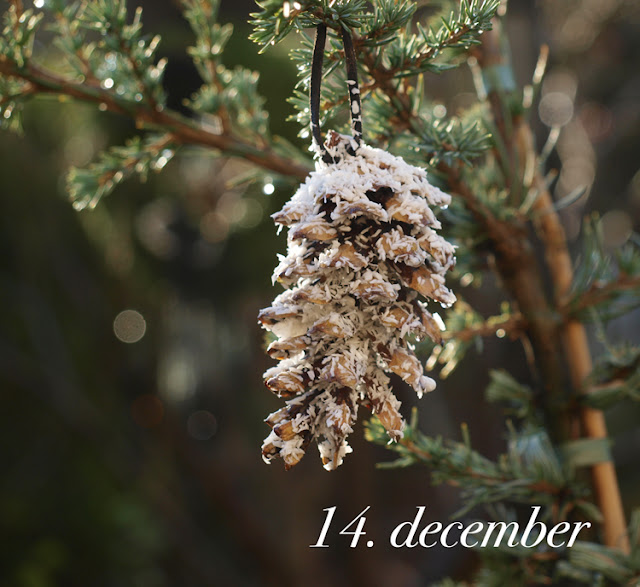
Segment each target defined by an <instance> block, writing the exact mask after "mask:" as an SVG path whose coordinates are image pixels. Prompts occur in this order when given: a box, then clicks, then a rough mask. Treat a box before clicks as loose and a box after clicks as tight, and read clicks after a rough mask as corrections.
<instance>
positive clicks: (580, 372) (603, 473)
mask: <svg viewBox="0 0 640 587" xmlns="http://www.w3.org/2000/svg"><path fill="white" fill-rule="evenodd" d="M503 40H504V39H503V37H502V36H501V34H500V23H499V22H496V23H495V26H494V29H493V30H492V31H490V32H489V33H487V34H486V35H485V38H484V40H483V44H482V46H481V47H480V49H479V51H478V53H477V58H478V62H479V64H480V65H481V67H495V66H498V67H505V68H510V60H509V56H508V52H507V51H508V49H507V48H506V47H505V46H504V43H503ZM497 79H500V78H497ZM513 89H514V88H502V87H500V88H490V89H489V90H490V91H489V92H488V94H489V95H488V98H489V103H490V105H491V108H492V111H493V115H494V120H495V121H496V124H497V127H498V132H499V133H500V135H501V139H502V140H503V141H504V143H505V145H506V147H507V153H508V155H509V159H510V161H502V168H503V170H504V171H505V177H507V175H511V174H512V173H513V171H514V168H513V166H516V169H515V174H514V175H515V177H513V176H512V179H514V180H517V181H519V182H522V181H523V176H524V165H523V164H522V162H524V161H527V160H529V159H530V158H531V157H535V156H536V154H535V146H534V140H533V133H532V132H531V128H530V126H529V125H528V123H527V122H526V121H525V120H524V118H522V116H512V119H511V132H510V133H509V132H506V128H505V121H504V114H505V111H506V112H508V110H509V105H508V99H507V98H506V96H509V94H510V96H509V97H511V98H513V95H514V94H513ZM520 185H522V183H520ZM525 187H526V186H525ZM512 188H513V186H512ZM532 188H533V189H537V190H539V195H538V197H537V199H536V201H535V204H534V206H533V213H534V215H535V218H536V221H535V227H536V230H537V231H538V234H539V235H540V238H541V241H542V243H543V246H544V249H545V260H546V266H547V269H548V271H549V275H550V277H551V280H552V282H553V288H554V303H555V310H557V311H559V309H560V308H562V307H563V305H564V301H565V297H566V295H567V294H568V292H569V290H570V288H571V284H572V282H573V265H572V262H571V256H570V255H569V250H568V247H567V239H566V234H565V231H564V228H563V226H562V224H561V222H560V218H559V216H558V214H557V212H556V210H555V209H554V207H553V200H552V198H551V194H550V193H549V191H548V190H547V189H546V187H545V184H544V181H543V179H542V177H541V175H540V173H539V172H537V173H536V174H535V176H534V184H533V186H532ZM561 335H562V345H563V350H564V355H565V358H566V361H567V365H568V368H569V372H570V375H571V382H572V386H573V389H574V391H575V393H579V390H582V389H583V387H584V385H583V384H584V380H585V378H586V377H587V376H588V375H589V373H590V372H591V370H592V361H591V354H590V351H589V343H588V340H587V335H586V331H585V329H584V326H583V325H582V324H581V323H580V322H578V321H576V320H569V321H567V322H565V323H564V324H563V325H562V326H561ZM580 420H581V423H582V436H584V437H587V438H606V437H607V427H606V423H605V419H604V414H603V413H602V412H601V411H599V410H594V409H592V408H588V407H582V408H581V409H580ZM591 477H592V483H593V488H594V492H595V496H596V500H597V503H598V506H599V508H600V511H601V512H602V515H603V518H604V520H603V532H604V542H605V544H606V545H607V546H610V547H613V548H619V549H620V550H622V551H623V552H626V553H628V552H629V538H628V536H627V534H626V522H625V517H624V510H623V507H622V499H621V497H620V490H619V487H618V480H617V477H616V471H615V468H614V465H613V463H612V462H611V461H606V462H601V463H595V464H594V465H592V466H591Z"/></svg>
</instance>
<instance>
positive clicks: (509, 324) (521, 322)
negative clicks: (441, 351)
mask: <svg viewBox="0 0 640 587" xmlns="http://www.w3.org/2000/svg"><path fill="white" fill-rule="evenodd" d="M526 325H527V321H526V320H525V318H524V316H523V315H522V314H520V312H517V313H515V314H512V315H511V316H509V317H508V318H503V319H498V320H491V319H489V320H487V321H486V322H484V323H483V324H479V325H478V326H470V327H469V328H464V329H463V330H457V331H446V332H443V333H442V338H443V339H444V340H457V341H461V342H467V341H469V340H472V339H474V338H476V337H477V336H482V337H487V336H495V335H496V333H497V332H498V331H500V330H503V331H504V333H505V335H508V336H509V337H510V338H517V337H519V336H520V335H521V334H522V333H523V331H524V330H525V328H526Z"/></svg>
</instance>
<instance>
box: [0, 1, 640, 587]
mask: <svg viewBox="0 0 640 587" xmlns="http://www.w3.org/2000/svg"><path fill="white" fill-rule="evenodd" d="M2 4H3V5H4V4H6V3H2ZM27 4H28V3H27ZM135 4H136V3H134V2H132V3H131V6H133V5H135ZM141 4H142V6H144V8H145V12H144V22H145V26H146V29H147V30H148V31H149V32H153V33H160V34H161V35H162V37H163V42H162V45H161V51H160V52H161V54H164V55H165V56H167V57H168V58H169V66H168V69H167V75H166V84H165V85H166V89H167V91H168V94H169V96H170V100H171V105H172V106H173V107H175V108H180V107H181V106H180V104H181V101H182V99H183V98H185V97H187V96H188V95H189V94H190V93H191V92H193V91H194V90H195V89H196V88H197V87H198V85H199V81H198V79H197V76H196V73H195V70H194V68H193V66H192V65H191V63H190V61H189V59H188V57H187V56H186V54H185V51H184V49H185V47H186V46H187V45H188V44H189V43H190V42H191V37H190V34H189V30H188V27H187V25H186V24H185V23H184V21H182V20H181V18H180V15H179V11H178V9H177V7H176V4H177V3H173V2H170V1H169V0H155V1H153V2H152V1H151V0H149V1H147V2H142V3H141ZM253 8H254V7H253V5H252V3H251V2H248V1H239V0H237V1H236V2H227V1H225V0H223V1H222V14H221V17H222V20H228V21H231V22H233V23H234V25H235V30H236V32H235V34H234V36H233V38H232V41H231V43H230V46H229V48H228V50H227V51H226V63H227V64H229V65H233V64H235V63H242V64H245V65H247V66H248V67H252V68H255V69H257V70H259V71H260V72H261V90H262V92H263V94H264V95H265V96H266V98H267V107H268V109H269V111H270V112H271V125H272V131H273V132H274V133H276V134H281V135H283V136H285V137H287V138H288V139H289V140H291V141H294V142H297V144H299V145H300V146H301V148H306V145H304V144H303V143H301V142H299V140H298V139H296V138H295V135H296V133H297V130H298V129H297V127H296V125H295V124H294V123H291V122H286V121H285V119H286V117H287V116H288V115H289V114H290V113H291V112H292V107H291V106H289V105H288V104H287V103H286V101H285V100H286V98H287V97H288V96H289V95H290V92H291V90H292V88H293V85H294V83H295V71H294V68H293V66H292V65H291V64H290V63H289V61H288V59H287V51H288V49H289V48H290V46H289V47H288V46H287V45H283V46H282V47H277V48H275V49H273V50H271V51H269V52H267V53H266V54H264V55H262V56H259V55H258V54H257V48H256V47H255V46H253V45H252V44H251V43H250V42H249V41H247V36H248V34H249V32H250V28H249V25H248V24H247V19H248V13H249V12H250V11H251V10H252V9H253ZM639 24H640V10H639V8H638V3H637V2H635V1H632V0H629V1H625V0H607V1H604V0H572V1H571V2H553V1H552V0H547V1H544V2H535V3H534V2H527V1H525V0H521V1H515V0H512V1H511V2H510V3H509V14H508V17H507V30H508V32H509V36H510V38H511V40H512V44H513V52H514V64H515V68H516V74H517V76H518V79H519V81H520V82H521V83H527V81H528V80H529V79H530V77H531V75H532V72H533V69H534V67H535V62H536V59H537V52H538V47H539V45H540V44H541V43H548V44H549V45H550V49H551V57H550V67H549V73H548V76H547V79H546V81H545V84H544V86H543V92H542V97H541V101H540V109H539V112H540V116H541V119H542V121H544V122H538V123H536V124H537V127H536V130H537V133H538V142H539V144H543V143H544V141H545V140H546V136H547V134H548V132H549V128H548V125H549V124H560V123H562V124H563V125H564V126H563V131H562V134H561V137H560V141H559V144H558V149H557V151H556V153H555V154H554V155H553V157H552V159H551V164H552V165H553V166H555V167H557V168H558V169H559V170H560V176H559V180H558V182H557V184H556V187H555V195H556V196H557V197H558V198H560V197H562V196H563V195H566V194H568V193H570V192H571V191H572V190H574V189H575V188H576V187H578V186H579V185H586V186H588V190H587V195H586V196H585V197H584V198H582V199H581V200H580V201H579V202H577V203H576V204H575V205H573V206H571V207H570V208H569V209H567V210H565V211H564V212H563V219H564V220H565V222H566V224H567V227H568V231H569V235H570V236H571V237H572V238H575V237H576V236H577V234H578V230H579V221H580V219H581V217H582V216H583V214H585V213H587V212H589V211H592V210H597V211H599V212H600V213H601V214H602V215H603V227H604V229H605V237H606V238H607V239H608V242H609V244H610V246H611V247H615V246H618V245H619V244H620V242H621V241H623V240H626V239H628V238H631V230H632V228H634V227H635V229H636V230H637V228H638V225H639V220H640V172H639V164H638V156H637V154H638V152H639V151H640V109H639V108H638V104H640V70H639V69H638V65H637V64H638V62H640V34H639V32H640V31H639ZM47 50H48V47H47V46H46V40H44V41H41V42H40V44H39V45H38V46H37V47H36V53H38V52H44V51H47ZM427 83H428V90H427V91H428V92H429V94H430V95H431V96H432V97H434V99H436V100H437V101H438V102H439V103H441V104H442V105H443V106H445V107H446V108H447V109H448V111H449V112H450V113H455V111H456V109H457V108H460V107H463V106H467V105H468V104H469V103H471V102H472V101H473V100H474V97H473V84H472V80H471V75H470V73H469V71H468V69H467V68H465V67H463V68H461V69H460V70H458V71H454V72H450V73H447V74H443V75H441V76H439V77H435V76H433V75H430V76H428V78H427ZM545 122H546V125H545V124H544V123H545ZM365 125H366V112H365ZM135 133H136V131H135V127H134V125H133V123H132V122H131V121H130V120H126V119H123V118H121V117H119V116H116V115H109V114H104V113H100V112H97V111H95V110H94V109H93V108H91V107H89V106H86V105H82V104H76V103H71V102H68V101H65V102H60V101H58V100H57V99H51V98H50V99H46V100H39V101H37V102H35V103H33V104H31V105H30V106H29V107H28V109H27V111H26V113H25V133H24V136H23V137H18V136H14V135H9V134H6V133H4V134H2V135H1V136H0V206H1V208H0V210H1V211H0V247H1V250H2V256H1V257H0V308H1V310H0V389H1V391H2V395H1V397H2V406H1V409H0V413H1V418H2V425H1V426H0V438H1V439H0V446H1V447H2V452H1V454H2V455H3V456H2V463H3V472H2V476H1V478H0V531H1V535H2V537H3V548H2V549H0V584H1V585H7V586H11V587H13V586H16V587H49V586H70V587H71V586H82V587H85V586H96V587H101V586H117V587H128V586H136V587H164V586H180V587H189V586H202V585H278V586H286V585H332V586H336V587H338V586H342V585H372V586H375V585H394V586H413V585H424V584H427V583H429V582H430V581H436V580H438V579H441V578H443V577H445V576H447V575H453V576H456V577H458V578H463V577H464V576H465V574H467V573H468V572H469V571H471V570H472V569H473V567H474V565H475V564H476V563H475V558H474V555H473V553H471V552H468V551H466V550H464V549H440V550H436V549H431V550H421V551H420V552H418V551H413V550H409V549H399V550H395V549H392V548H390V547H389V546H388V540H387V537H388V535H389V533H390V531H391V529H392V528H394V527H395V526H396V525H397V524H398V523H400V522H402V521H405V520H409V519H413V517H414V515H415V511H416V509H415V508H416V506H418V505H426V506H427V514H426V517H427V518H428V519H429V520H441V521H445V520H447V518H448V517H449V516H450V515H451V514H452V513H453V512H454V511H455V510H456V508H457V506H458V505H459V501H458V498H457V495H456V493H455V491H452V489H451V488H449V487H436V488H433V487H431V486H430V484H429V473H428V471H426V470H422V469H416V468H413V469H398V470H392V471H383V470H377V469H376V468H375V463H376V462H379V461H383V460H389V459H390V458H391V455H390V454H387V453H386V452H385V451H384V450H383V449H381V448H379V447H374V446H372V445H369V444H368V443H366V442H365V441H364V439H363V437H362V426H361V425H360V426H359V427H358V428H357V429H356V431H355V433H354V434H353V435H352V437H351V440H350V442H351V444H352V446H353V447H354V454H353V455H350V456H349V457H348V458H347V460H346V462H345V464H344V465H343V466H342V467H341V468H340V469H338V470H337V471H336V472H334V473H327V472H325V471H324V470H323V469H322V467H321V463H320V461H319V460H318V458H317V456H316V455H315V454H314V453H315V450H312V449H310V451H309V455H308V456H307V457H306V458H305V459H303V461H302V462H301V463H300V465H298V466H297V467H296V468H295V469H293V470H292V471H290V472H285V471H284V470H283V467H282V466H281V463H279V462H277V463H275V464H273V465H271V466H266V465H265V464H263V463H262V461H261V457H260V445H261V442H262V439H263V438H264V437H265V436H266V435H267V433H268V427H267V426H266V424H263V423H262V420H263V419H264V418H265V417H266V416H267V414H269V413H270V412H272V411H274V410H276V409H277V408H278V407H279V406H280V404H281V401H280V400H278V398H276V397H274V396H272V395H271V394H270V393H268V392H267V390H266V389H265V388H264V387H263V385H262V379H261V374H262V372H263V371H264V370H265V369H266V368H267V367H268V366H270V365H271V363H272V362H271V361H270V360H269V359H268V357H266V355H265V353H264V347H263V333H262V332H261V331H260V329H259V327H258V325H257V322H256V315H257V312H258V310H259V309H260V308H262V307H265V306H267V305H269V302H270V300H271V299H272V298H273V297H274V296H275V295H276V294H277V293H278V291H279V287H272V286H271V278H270V276H271V271H272V268H273V266H274V265H275V262H276V253H277V252H283V250H284V248H285V243H286V240H285V235H284V234H283V235H281V236H279V237H278V236H276V231H275V228H274V226H273V224H272V222H271V220H270V219H269V214H271V213H273V212H275V211H276V210H278V209H279V207H280V206H281V205H282V204H283V203H284V202H285V201H286V200H287V199H288V198H289V197H290V195H291V194H292V193H293V191H294V190H295V187H296V186H295V185H294V184H291V183H288V182H287V181H284V180H282V179H280V178H277V177H273V178H267V179H266V180H265V184H264V185H263V184H259V185H253V186H250V187H248V188H247V187H244V188H238V189H233V190H229V191H225V190H224V183H225V181H226V180H228V179H229V178H231V177H233V176H234V175H235V174H237V173H238V172H241V171H243V170H244V169H245V167H246V166H245V165H244V164H243V163H241V162H238V161H230V160H224V159H220V158H214V157H213V156H212V154H210V153H207V152H204V151H201V150H195V149H193V150H185V151H183V152H182V154H181V155H180V156H178V157H177V158H175V159H174V160H172V161H171V162H170V163H169V164H168V165H167V166H166V168H165V170H164V171H163V173H162V174H161V175H160V176H153V177H151V178H150V179H149V181H148V182H147V183H144V184H141V183H139V182H137V181H131V182H129V183H127V184H125V185H124V186H121V187H120V188H118V189H117V190H116V192H115V193H114V194H113V195H111V196H109V197H108V198H106V199H105V200H103V201H102V202H101V203H100V204H99V205H98V207H97V208H96V209H95V210H93V211H83V212H80V213H78V212H75V211H74V210H73V209H72V207H71V205H70V203H69V202H68V201H67V200H66V198H65V194H64V173H65V170H66V168H67V167H68V166H70V165H85V164H87V163H89V162H90V161H91V160H92V158H93V157H95V156H96V154H97V153H98V152H99V150H100V149H102V148H104V147H106V146H108V145H114V144H121V143H122V142H123V141H124V140H125V139H126V138H128V137H130V136H133V135H135ZM271 183H273V185H274V187H275V190H273V193H272V194H268V192H271V189H270V188H269V187H268V186H269V185H271ZM264 186H267V187H266V189H265V187H264ZM265 192H266V193H265ZM467 289H469V290H471V291H467V292H465V296H466V297H467V298H468V299H470V300H471V301H472V303H473V304H474V305H475V306H476V307H478V308H479V309H480V310H481V311H482V310H486V311H489V310H491V309H493V308H495V303H496V302H495V299H496V296H497V295H499V290H498V288H497V286H496V284H495V283H494V282H493V280H492V279H491V278H487V279H485V280H484V283H483V286H482V287H481V288H478V289H474V288H467ZM639 332H640V315H639V314H638V313H637V312H636V313H634V314H632V315H629V316H626V317H625V318H623V319H619V320H617V321H615V322H613V323H612V324H610V325H609V327H608V329H607V334H608V335H609V336H610V337H611V338H612V339H614V340H620V339H629V340H635V341H636V342H637V341H638V339H640V336H639V335H638V333H639ZM593 344H594V349H595V350H596V352H597V348H598V344H599V342H598V341H597V340H596V337H595V336H594V340H593ZM504 365H508V366H509V367H510V369H511V370H512V371H515V372H516V374H518V372H519V377H520V379H521V380H523V381H526V380H527V377H528V374H527V370H526V366H525V361H524V357H523V352H522V349H521V348H520V346H519V345H518V344H517V343H511V342H509V341H507V340H490V341H487V343H486V345H485V349H484V352H483V353H482V354H479V353H476V352H471V353H470V354H469V356H468V357H467V359H466V362H465V363H464V364H463V365H462V367H461V368H459V369H458V371H457V372H456V373H454V375H452V376H451V377H450V378H449V379H447V380H445V381H441V382H439V384H438V388H437V391H436V392H435V393H433V394H431V395H429V396H428V397H426V398H425V399H424V400H422V402H418V401H417V400H416V398H415V396H414V394H412V393H409V391H408V390H407V389H406V388H401V389H399V390H398V395H399V397H400V399H401V400H402V401H403V411H404V413H405V414H408V413H409V411H410V408H411V406H414V405H418V406H419V408H420V419H421V427H422V429H423V430H424V431H426V432H428V433H430V434H433V435H437V434H442V435H443V436H445V437H448V438H454V439H459V438H460V432H459V428H460V424H461V423H462V422H467V423H468V425H469V429H470V433H471V438H472V440H473V442H474V447H475V448H476V449H478V450H479V451H481V452H483V453H485V454H486V455H487V456H494V455H496V454H497V453H499V452H501V451H502V450H503V449H504V425H503V422H502V419H501V417H500V414H499V413H498V411H497V410H496V409H495V408H494V407H492V406H489V405H487V404H486V403H485V402H484V400H483V390H484V387H485V385H486V383H487V381H488V376H487V371H488V369H489V368H496V367H500V366H504ZM608 417H609V423H610V426H611V431H612V436H613V437H614V438H615V440H616V444H615V447H614V451H615V456H616V460H617V463H618V464H619V472H620V480H621V485H622V490H623V494H624V498H625V504H626V506H627V508H628V509H627V511H630V509H631V508H632V507H637V506H640V491H639V490H640V467H639V466H638V457H637V455H638V454H639V451H640V428H639V426H638V422H639V421H640V413H639V411H638V409H637V408H636V409H634V408H633V407H631V408H629V406H625V408H623V409H619V410H617V411H613V412H611V413H609V414H608ZM334 505H336V506H337V513H336V517H335V521H334V524H333V526H332V531H331V533H330V535H329V538H328V540H327V542H328V543H329V544H330V548H326V549H310V548H309V545H310V544H313V543H315V542H316V540H317V538H318V535H319V532H320V528H321V526H322V523H323V521H324V517H325V513H324V512H323V508H327V507H330V506H334ZM366 506H371V509H370V510H369V512H368V514H367V524H366V528H365V529H366V531H367V539H372V540H374V541H376V545H375V547H374V548H371V549H367V548H366V547H365V546H364V543H362V544H361V545H360V546H359V547H358V548H355V549H351V548H349V542H350V538H351V537H350V536H338V535H337V532H336V529H338V528H341V527H343V526H344V525H346V524H347V522H349V521H350V520H351V519H352V518H354V517H355V516H356V515H357V514H358V513H359V512H360V511H362V510H363V509H364V508H365V507H366ZM363 542H364V541H363Z"/></svg>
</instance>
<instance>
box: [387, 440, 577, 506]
mask: <svg viewBox="0 0 640 587" xmlns="http://www.w3.org/2000/svg"><path fill="white" fill-rule="evenodd" d="M398 444H400V445H402V446H404V447H405V448H406V449H407V450H408V451H409V452H410V453H411V454H412V455H414V456H416V457H417V458H419V459H420V460H421V461H424V462H431V461H433V460H434V457H433V455H432V454H431V453H429V452H426V451H424V450H421V449H420V448H419V447H418V446H416V444H415V442H413V440H411V439H408V438H401V439H400V440H398ZM443 465H444V466H446V463H443V462H442V461H441V460H440V459H438V466H439V467H442V466H443ZM456 474H457V475H459V476H465V477H467V478H468V479H477V480H479V481H483V482H485V484H493V485H500V484H502V483H508V482H510V481H513V477H507V476H506V475H489V474H487V473H480V472H478V471H474V470H473V469H472V468H471V467H466V468H465V469H463V470H459V469H456ZM446 482H447V483H448V484H449V485H452V486H454V487H459V486H460V480H459V478H455V479H447V480H446ZM487 482H488V483H487ZM527 487H528V488H529V489H530V490H531V491H537V492H541V493H549V494H552V495H558V494H562V493H565V492H566V490H567V488H566V487H565V486H564V485H561V486H559V485H553V484H552V483H550V482H548V481H532V482H531V483H529V484H528V485H527Z"/></svg>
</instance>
